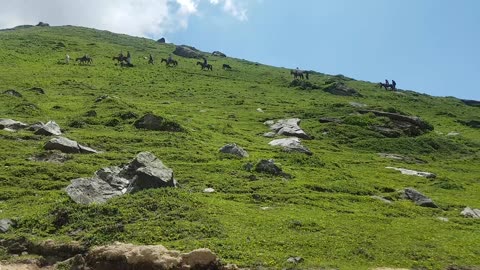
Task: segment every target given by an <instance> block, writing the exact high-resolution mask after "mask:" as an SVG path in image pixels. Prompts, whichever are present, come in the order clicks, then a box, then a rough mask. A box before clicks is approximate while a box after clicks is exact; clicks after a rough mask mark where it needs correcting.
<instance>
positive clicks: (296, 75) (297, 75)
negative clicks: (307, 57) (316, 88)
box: [290, 69, 309, 80]
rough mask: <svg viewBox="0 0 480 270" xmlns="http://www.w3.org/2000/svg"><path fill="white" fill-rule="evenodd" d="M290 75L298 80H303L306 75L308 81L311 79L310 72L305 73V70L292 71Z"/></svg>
mask: <svg viewBox="0 0 480 270" xmlns="http://www.w3.org/2000/svg"><path fill="white" fill-rule="evenodd" d="M290 74H291V75H293V78H294V79H297V78H300V79H303V78H304V75H305V78H306V79H307V80H308V79H309V78H308V71H305V70H298V69H295V70H290Z"/></svg>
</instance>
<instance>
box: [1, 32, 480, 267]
mask: <svg viewBox="0 0 480 270" xmlns="http://www.w3.org/2000/svg"><path fill="white" fill-rule="evenodd" d="M60 43H62V44H63V45H64V46H62V45H61V44H60ZM127 50H128V51H130V52H131V53H132V55H133V63H134V64H135V65H136V66H135V67H134V68H129V69H122V68H120V67H118V66H115V65H114V62H113V61H112V60H111V57H112V56H114V55H117V54H118V53H119V52H120V51H123V52H126V51H127ZM173 50H174V46H173V45H171V44H157V43H156V42H154V41H152V40H148V39H141V38H134V37H129V36H125V35H117V34H112V33H109V32H105V31H97V30H93V29H87V28H79V27H49V28H38V27H34V28H28V29H20V30H15V31H1V32H0V69H1V70H2V72H1V73H0V91H1V92H3V90H7V89H15V90H17V91H19V92H20V93H22V95H23V97H22V98H17V97H12V96H7V95H3V94H0V117H2V118H12V119H15V120H20V121H24V122H28V123H34V122H37V121H43V122H45V121H48V120H55V121H56V122H57V123H59V124H60V126H61V127H62V128H63V129H64V131H65V136H67V137H68V138H71V139H74V140H77V141H78V142H80V143H82V144H84V145H88V146H90V147H93V148H95V149H99V150H102V151H104V152H103V153H101V154H96V155H72V156H71V157H72V159H70V160H68V161H67V162H66V163H64V164H47V163H39V162H33V161H29V160H27V159H28V158H29V157H31V156H32V155H35V154H38V153H41V152H42V151H43V150H42V146H43V145H44V143H45V142H46V141H47V140H48V139H49V138H46V137H41V136H36V135H33V134H32V133H31V132H28V131H20V132H17V133H10V132H7V131H0V165H2V170H1V171H0V210H1V212H0V218H11V219H14V220H15V221H16V222H17V226H16V227H15V228H14V229H12V230H11V231H9V232H8V233H7V234H6V235H3V236H2V237H16V236H18V235H23V236H26V237H28V238H29V239H32V240H34V241H35V240H42V239H47V238H53V239H59V240H64V241H69V240H79V241H82V242H84V243H86V244H89V245H96V244H103V243H110V242H113V241H124V242H132V243H138V244H162V245H165V246H166V247H168V248H175V249H179V250H185V251H186V250H191V249H193V248H199V247H208V248H211V249H212V250H213V251H214V252H216V253H217V254H218V255H219V256H220V257H221V258H222V259H223V260H225V261H226V262H231V263H236V264H238V265H239V266H242V267H260V266H262V267H267V268H283V267H291V265H288V263H287V262H286V260H287V258H288V257H290V256H301V257H303V258H304V259H305V260H304V262H302V263H301V264H299V265H298V268H302V269H311V268H322V267H324V268H329V267H330V268H340V269H369V268H372V267H380V266H389V267H406V268H417V269H444V268H445V267H446V266H448V265H451V264H456V265H480V252H479V250H478V242H479V241H480V236H479V234H478V232H479V231H480V223H479V222H478V221H476V220H471V219H465V218H463V217H461V216H460V214H459V213H460V211H461V210H463V208H464V207H465V206H470V207H475V208H480V201H479V199H478V194H480V132H479V131H478V129H474V128H470V127H467V126H464V125H462V124H461V123H459V122H458V120H479V115H480V113H479V110H480V109H479V108H478V107H468V106H466V105H463V103H461V102H460V101H459V100H458V99H455V98H452V97H431V96H428V95H423V94H418V93H415V92H413V91H399V92H398V93H394V92H390V91H388V92H387V91H383V90H380V89H379V88H377V86H376V85H375V84H374V83H370V82H363V81H356V80H351V79H348V78H344V77H342V76H330V75H326V74H322V73H315V74H314V75H312V76H311V79H310V82H311V83H312V84H314V85H317V86H319V87H320V88H322V87H323V86H325V85H328V84H329V83H331V82H332V81H342V82H344V83H345V84H346V85H347V86H348V87H352V88H354V89H356V90H358V91H359V92H360V93H361V95H362V97H341V96H334V95H331V94H329V93H327V92H324V91H322V89H311V90H302V89H301V88H295V87H289V85H290V82H291V80H292V78H291V77H290V74H289V71H288V70H287V69H283V68H276V67H271V66H266V65H261V64H259V65H257V64H255V63H253V62H249V61H245V60H239V59H234V58H218V57H213V56H209V62H210V63H211V64H213V66H214V70H213V72H206V71H201V70H200V69H199V68H198V67H197V66H195V62H196V60H194V59H185V58H181V57H176V59H177V60H178V61H179V66H178V67H177V68H166V67H165V66H163V65H160V64H157V65H154V66H150V65H148V64H147V60H144V59H143V57H144V56H148V55H149V54H150V53H151V54H153V55H154V57H155V59H156V61H157V63H158V62H159V60H160V58H161V57H166V56H168V54H170V53H171V52H172V51H173ZM66 53H68V54H70V56H71V57H72V58H75V57H80V56H82V55H83V54H85V53H88V54H89V55H90V56H92V57H93V59H94V64H93V65H91V66H81V65H77V64H73V63H71V64H70V65H64V64H61V62H62V61H63V58H64V56H65V54H66ZM223 63H227V64H229V65H230V66H232V68H233V70H232V71H224V70H221V65H222V64H223ZM32 87H41V88H42V89H44V90H45V91H46V94H45V95H41V94H37V93H35V92H33V91H29V90H28V89H30V88H32ZM453 91H454V90H453V89H452V92H453ZM103 95H107V96H108V98H106V99H103V100H101V101H99V102H96V99H97V98H98V97H101V96H103ZM351 101H354V102H359V103H364V104H367V105H368V106H369V108H371V109H378V110H385V111H390V112H401V113H404V114H408V115H415V116H420V117H421V118H422V119H424V120H425V121H427V122H428V123H430V124H431V125H433V126H434V131H432V132H429V133H427V134H424V135H422V136H418V137H400V138H386V137H384V136H382V135H380V134H379V133H376V132H374V131H372V130H371V129H370V128H369V127H370V126H371V125H373V124H385V123H387V124H388V120H387V119H382V118H378V117H377V118H376V117H373V116H372V115H370V114H365V115H357V114H356V111H357V108H355V107H352V106H351V105H349V102H351ZM257 108H261V109H262V110H263V111H264V113H260V112H258V111H257ZM92 110H93V111H95V112H96V116H92V115H91V113H90V114H89V112H90V111H92ZM148 112H152V113H154V114H157V115H160V116H162V117H164V118H165V119H167V120H168V121H172V122H175V123H178V124H179V125H180V126H181V127H182V128H183V129H184V131H183V132H158V131H145V130H137V129H135V128H134V126H133V122H134V121H135V120H136V119H138V118H139V117H140V116H142V115H144V114H145V113H148ZM285 117H298V118H301V119H302V123H301V127H302V128H303V129H304V130H305V131H306V132H307V133H308V134H310V135H312V136H313V137H314V139H313V140H308V141H307V140H304V141H303V144H304V145H305V146H307V147H308V148H309V149H310V150H311V151H312V152H313V153H314V155H313V156H306V155H303V154H296V153H286V152H283V151H281V150H280V149H277V148H272V147H270V146H269V145H268V142H269V141H270V140H269V139H268V138H264V137H263V136H262V134H263V133H264V132H267V131H268V128H267V127H266V126H265V125H263V122H264V121H265V120H269V119H280V118H285ZM321 117H342V118H344V119H345V121H344V123H343V124H331V123H330V124H321V123H320V122H319V121H318V119H319V118H321ZM451 131H456V132H459V133H460V135H459V136H455V137H452V136H446V134H447V133H449V132H451ZM231 142H235V143H237V144H239V145H240V146H242V147H244V148H245V149H246V150H247V151H248V152H249V154H250V157H249V158H246V159H238V158H231V157H228V156H225V155H221V154H219V153H218V150H219V148H220V147H222V146H223V145H225V144H227V143H231ZM141 151H151V152H153V153H154V154H155V155H156V156H157V157H158V158H160V159H161V160H162V161H163V162H164V163H165V164H166V165H167V166H169V167H171V168H172V169H173V170H174V172H175V177H176V178H177V179H178V180H179V183H180V185H181V187H180V188H177V189H161V190H147V191H142V192H138V193H136V194H133V195H126V196H123V197H120V198H115V199H113V200H111V201H109V202H108V203H106V204H103V205H91V206H83V205H76V204H75V203H73V202H72V201H71V200H70V199H69V198H68V196H67V195H66V194H65V192H64V191H63V189H64V188H65V187H66V186H67V185H68V184H69V183H70V180H72V179H74V178H78V177H88V176H91V175H92V174H93V172H94V171H96V170H98V169H100V168H102V167H105V166H113V165H120V164H122V163H126V162H128V161H129V160H131V159H132V158H133V157H134V156H135V155H136V154H137V153H139V152H141ZM378 152H389V153H397V154H403V155H407V156H411V157H416V158H420V159H422V160H425V161H426V163H425V164H412V163H408V162H401V161H395V160H388V159H383V158H381V157H379V156H378V155H377V153H378ZM265 158H267V159H269V158H273V159H274V160H275V161H276V163H279V164H281V167H282V168H283V169H284V171H285V172H286V173H288V174H291V175H292V176H293V178H292V179H288V180H286V179H284V178H282V177H273V176H269V175H266V174H261V173H254V172H247V171H246V170H245V169H244V168H243V167H244V164H246V163H248V162H252V163H256V162H257V161H258V160H260V159H265ZM386 166H395V167H404V168H408V169H416V170H422V171H429V172H433V173H435V174H437V175H438V178H436V179H433V180H431V179H424V178H418V177H413V176H405V175H402V174H400V173H399V172H397V171H393V170H388V169H385V167H386ZM252 175H254V176H255V177H252ZM206 187H212V188H214V189H215V190H216V193H213V194H204V193H202V190H203V189H204V188H206ZM405 187H414V188H416V189H418V190H420V191H421V192H423V193H424V194H426V195H428V196H430V197H431V198H432V199H433V200H434V201H435V202H436V203H437V204H438V205H439V206H440V209H429V208H421V207H418V206H415V205H414V204H413V203H411V202H409V201H403V200H401V199H399V198H398V195H397V190H400V189H402V188H405ZM371 195H381V196H385V197H387V198H391V199H393V200H394V201H395V203H394V204H391V205H388V204H384V203H382V202H380V201H377V200H375V199H372V198H370V196H371ZM262 207H269V208H268V209H266V210H262ZM438 217H447V218H449V219H450V221H449V222H442V221H440V220H438V219H437V218H438ZM0 253H1V252H0ZM0 256H1V257H3V256H4V254H3V253H1V255H0Z"/></svg>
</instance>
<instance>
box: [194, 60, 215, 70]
mask: <svg viewBox="0 0 480 270" xmlns="http://www.w3.org/2000/svg"><path fill="white" fill-rule="evenodd" d="M198 65H200V66H201V67H202V70H211V71H213V67H212V65H210V64H205V63H204V62H200V61H198V62H197V66H198Z"/></svg>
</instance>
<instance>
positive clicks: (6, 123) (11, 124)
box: [0, 118, 28, 130]
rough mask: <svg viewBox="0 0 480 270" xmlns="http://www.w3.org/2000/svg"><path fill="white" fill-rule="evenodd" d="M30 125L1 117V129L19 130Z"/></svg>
mask: <svg viewBox="0 0 480 270" xmlns="http://www.w3.org/2000/svg"><path fill="white" fill-rule="evenodd" d="M26 127H28V125H27V124H25V123H22V122H19V121H15V120H12V119H3V118H2V119H0V129H9V130H19V129H23V128H26Z"/></svg>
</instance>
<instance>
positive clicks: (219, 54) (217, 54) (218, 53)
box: [212, 51, 227, 57]
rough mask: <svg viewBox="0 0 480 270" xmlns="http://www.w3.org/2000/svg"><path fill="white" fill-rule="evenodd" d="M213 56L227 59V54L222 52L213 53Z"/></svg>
mask: <svg viewBox="0 0 480 270" xmlns="http://www.w3.org/2000/svg"><path fill="white" fill-rule="evenodd" d="M212 55H213V56H218V57H227V55H226V54H224V53H222V52H219V51H214V52H213V53H212Z"/></svg>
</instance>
